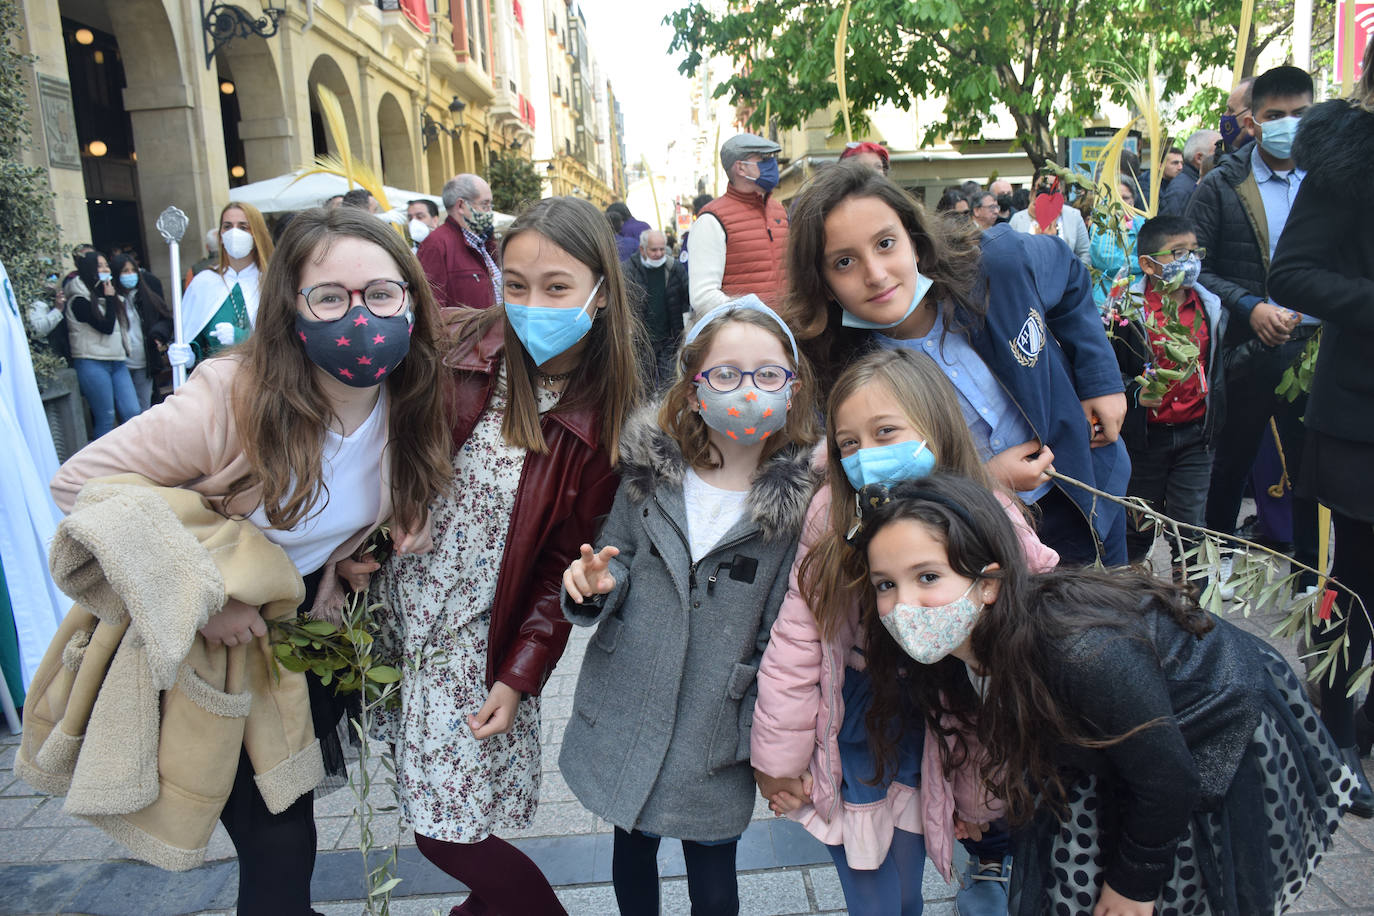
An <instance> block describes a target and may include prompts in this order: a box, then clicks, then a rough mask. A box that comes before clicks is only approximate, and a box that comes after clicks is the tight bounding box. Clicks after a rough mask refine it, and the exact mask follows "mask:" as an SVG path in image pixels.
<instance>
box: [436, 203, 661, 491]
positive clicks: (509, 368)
mask: <svg viewBox="0 0 1374 916" xmlns="http://www.w3.org/2000/svg"><path fill="white" fill-rule="evenodd" d="M526 232H535V233H538V234H539V235H542V236H543V237H544V238H546V239H548V240H549V242H551V243H552V244H554V245H557V246H558V247H559V248H562V249H563V250H564V251H566V252H567V253H568V254H569V255H571V256H572V257H574V258H576V259H577V260H578V261H581V262H582V263H583V264H585V265H586V266H587V268H588V269H589V270H591V272H592V275H593V276H594V277H603V278H604V280H603V282H602V284H601V295H602V296H604V297H605V300H606V306H605V308H603V309H602V310H601V314H600V315H599V316H598V317H597V318H596V320H595V321H593V322H592V329H591V330H590V331H588V332H587V336H586V337H584V338H583V340H584V341H585V342H586V347H585V349H583V351H582V360H581V362H579V363H578V365H577V368H576V369H574V370H573V374H572V377H571V378H569V379H568V381H567V384H566V386H565V387H564V389H563V396H562V397H561V398H559V401H558V404H557V405H555V406H554V408H553V410H552V411H551V412H553V413H557V412H571V411H574V410H586V409H590V410H594V411H597V412H598V413H599V415H600V424H601V446H602V448H604V449H605V450H606V453H607V454H608V455H609V456H610V459H611V463H612V464H615V463H616V462H618V461H619V459H620V433H621V430H622V429H623V428H624V426H625V420H626V418H627V417H628V416H629V414H630V411H631V410H633V409H634V407H635V405H637V404H638V403H639V402H640V401H641V400H642V399H643V397H644V392H645V379H644V371H643V366H645V365H647V364H648V363H647V360H648V359H649V357H647V356H645V357H641V354H647V353H648V347H649V342H648V341H649V338H648V334H647V333H646V332H645V330H644V326H643V324H641V323H640V320H639V318H638V317H637V316H636V315H635V313H634V310H633V309H631V308H630V305H629V301H628V299H627V298H626V295H625V278H624V275H623V274H622V273H621V270H620V259H619V258H618V257H617V256H616V247H615V237H614V236H613V235H612V234H611V224H610V223H608V222H607V221H606V215H605V214H604V213H602V212H601V211H600V210H598V209H596V207H594V206H592V205H591V204H590V203H588V202H587V201H585V200H582V199H581V198H577V197H549V198H545V199H544V200H541V201H538V202H536V203H535V204H533V205H532V206H531V207H530V208H529V209H528V210H525V211H524V212H523V213H521V214H520V215H519V216H518V217H516V219H515V222H513V223H511V225H510V228H509V229H507V230H506V235H505V238H503V239H502V240H501V253H502V255H504V254H505V251H506V247H507V246H508V245H510V243H511V240H512V239H514V238H516V237H517V236H519V235H521V234H523V233H526ZM505 318H506V311H505V308H504V307H502V306H494V307H492V308H489V309H483V310H481V311H471V312H467V313H464V314H461V315H460V316H458V317H457V318H455V319H454V321H453V331H454V335H455V338H456V340H457V341H458V344H457V347H458V348H464V347H469V346H473V345H475V344H476V342H477V341H479V340H481V339H482V337H483V336H484V335H485V334H486V332H487V331H488V329H490V328H491V326H492V325H493V324H495V323H496V322H497V321H504V322H505V326H506V328H505V347H504V351H505V353H506V355H507V359H506V389H507V396H508V401H507V407H506V415H505V418H504V419H502V421H501V436H502V438H504V439H505V440H506V442H507V444H509V445H512V446H514V447H516V448H523V449H526V450H528V451H531V452H538V453H544V452H547V451H548V450H549V447H548V443H546V442H545V441H544V432H543V429H542V428H541V427H540V424H539V400H538V398H537V396H536V394H535V381H534V379H535V376H536V375H537V374H538V366H536V365H535V362H534V360H533V359H532V358H531V357H530V355H529V353H527V352H526V351H525V347H524V345H523V344H521V343H520V338H519V336H517V335H516V333H515V329H514V328H512V327H511V324H510V322H509V321H505ZM517 353H518V354H520V357H519V358H518V359H515V358H511V356H512V355H513V354H517Z"/></svg>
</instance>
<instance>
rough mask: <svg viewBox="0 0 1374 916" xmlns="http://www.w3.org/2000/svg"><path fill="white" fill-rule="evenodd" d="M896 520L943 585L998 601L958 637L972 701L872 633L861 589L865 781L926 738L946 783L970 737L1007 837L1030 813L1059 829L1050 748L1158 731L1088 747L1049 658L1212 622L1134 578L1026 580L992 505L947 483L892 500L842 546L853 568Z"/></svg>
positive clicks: (896, 494)
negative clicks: (1074, 640) (1146, 632)
mask: <svg viewBox="0 0 1374 916" xmlns="http://www.w3.org/2000/svg"><path fill="white" fill-rule="evenodd" d="M899 520H911V521H916V522H919V523H921V524H922V525H925V526H926V527H927V528H928V529H929V530H930V532H931V533H932V534H933V535H934V536H935V537H936V538H937V539H939V540H940V541H942V542H943V543H944V545H945V549H946V551H947V553H948V557H949V566H950V568H951V569H952V570H954V572H955V573H957V574H958V575H960V576H963V577H965V578H969V579H983V580H995V581H996V582H997V583H998V593H997V597H996V599H995V600H994V601H993V602H992V603H991V604H990V605H988V606H987V607H986V608H985V609H984V611H983V613H982V614H981V615H980V616H979V618H978V622H977V623H976V624H975V625H974V627H973V632H972V633H971V634H970V636H969V647H970V649H971V650H972V653H973V657H974V658H976V659H977V660H978V664H979V666H980V668H981V670H982V672H984V673H986V675H987V681H986V684H985V688H984V693H983V697H982V698H981V700H980V698H979V696H978V694H977V693H976V691H975V690H974V688H973V685H972V683H971V682H970V680H969V677H968V672H967V670H966V666H965V664H964V663H963V662H961V661H960V660H959V659H957V658H955V657H953V656H949V657H946V658H944V659H942V660H941V661H939V662H937V663H936V664H934V665H920V664H917V663H915V662H914V661H912V659H911V658H909V657H908V656H907V655H906V653H905V652H903V651H902V649H901V647H900V646H899V645H898V644H897V643H896V642H895V641H894V640H893V639H892V637H891V636H890V635H889V634H888V632H887V629H886V628H885V627H884V626H883V625H882V623H881V622H880V621H879V619H878V614H877V608H876V601H875V595H874V592H873V589H872V588H871V587H870V588H868V589H866V594H865V596H864V613H863V617H864V628H865V631H866V638H867V645H868V655H867V662H868V672H869V677H870V681H871V682H872V684H873V705H872V706H871V707H870V709H869V713H868V720H867V723H866V724H867V726H868V734H869V743H870V745H871V746H872V748H873V752H874V756H875V758H876V759H877V780H876V781H881V780H882V779H883V778H884V774H885V773H887V772H889V771H893V770H895V766H896V757H897V746H898V742H899V741H900V739H901V737H902V733H903V732H904V731H905V729H908V728H913V729H914V728H925V727H928V728H929V729H930V730H931V731H932V732H933V733H934V734H936V735H939V736H941V738H942V739H953V740H952V741H951V740H942V741H941V746H940V758H941V763H942V764H943V767H944V770H945V773H946V775H948V774H950V773H952V772H953V770H954V769H955V768H957V767H959V766H962V765H964V764H965V763H967V762H969V756H970V753H971V751H970V748H971V744H970V743H969V741H968V738H969V737H970V736H976V737H977V739H978V742H979V744H980V745H981V747H982V756H981V759H979V760H978V761H976V763H977V765H978V766H979V768H980V773H981V776H982V779H983V783H984V785H985V786H986V788H987V789H988V791H990V792H991V793H992V794H993V795H994V796H996V797H997V798H1000V799H1001V800H1002V801H1003V803H1004V804H1005V805H1006V812H1007V816H1008V819H1009V820H1010V821H1011V823H1013V824H1022V823H1025V822H1026V821H1028V820H1029V819H1030V818H1031V816H1032V815H1033V814H1034V813H1035V811H1036V809H1037V808H1039V807H1041V806H1049V807H1050V808H1052V809H1054V810H1055V811H1056V812H1058V813H1059V814H1061V815H1062V814H1063V812H1064V811H1065V810H1067V806H1066V801H1065V786H1064V783H1063V782H1062V781H1061V776H1060V773H1059V765H1058V762H1057V759H1058V758H1057V753H1056V752H1057V750H1058V749H1059V748H1060V747H1063V746H1065V745H1070V746H1079V747H1089V748H1101V747H1109V746H1111V745H1113V744H1116V743H1118V742H1120V741H1123V740H1125V739H1126V738H1129V737H1131V736H1133V735H1135V734H1136V733H1138V732H1139V731H1141V730H1143V729H1146V728H1150V727H1152V726H1154V725H1156V724H1158V722H1159V720H1155V721H1152V722H1148V723H1145V724H1144V725H1140V726H1138V727H1136V728H1135V729H1132V730H1131V731H1130V732H1127V733H1126V734H1123V735H1115V736H1111V737H1108V738H1100V737H1096V736H1094V735H1092V734H1090V733H1089V732H1088V731H1087V729H1086V728H1085V727H1084V725H1083V723H1082V722H1081V721H1080V720H1079V719H1078V717H1077V715H1076V714H1075V713H1074V712H1073V710H1072V709H1070V708H1068V707H1066V706H1065V705H1064V704H1063V702H1062V701H1061V699H1060V698H1059V697H1058V696H1057V695H1056V694H1055V692H1054V691H1053V690H1052V689H1051V687H1050V683H1051V675H1052V671H1051V668H1052V666H1053V664H1054V660H1055V658H1056V657H1057V656H1056V654H1055V651H1054V647H1055V646H1056V645H1060V644H1062V641H1063V640H1064V639H1065V638H1067V637H1068V636H1069V635H1070V634H1072V633H1075V632H1078V631H1080V630H1083V629H1087V628H1090V627H1113V628H1117V629H1121V630H1124V631H1127V632H1134V629H1135V626H1136V624H1137V623H1138V621H1139V619H1140V617H1141V616H1142V615H1143V614H1144V613H1146V612H1147V611H1151V610H1163V611H1165V612H1167V613H1168V614H1169V616H1170V617H1171V618H1172V619H1173V620H1174V621H1175V622H1176V623H1177V624H1178V625H1179V626H1180V627H1181V628H1182V629H1183V630H1185V631H1186V632H1189V633H1192V634H1194V635H1196V636H1201V635H1202V634H1204V633H1206V632H1208V631H1209V630H1211V629H1212V627H1213V626H1214V625H1215V621H1214V620H1213V619H1212V618H1211V616H1210V615H1208V614H1207V613H1206V612H1205V611H1203V610H1202V609H1200V608H1199V607H1198V605H1197V603H1196V602H1195V601H1194V600H1193V599H1192V597H1191V594H1190V593H1189V592H1188V591H1187V590H1185V589H1183V588H1181V587H1179V586H1175V585H1173V584H1171V583H1168V582H1165V581H1163V580H1160V579H1156V578H1155V577H1153V576H1151V575H1149V574H1148V573H1146V572H1144V571H1143V570H1141V569H1138V568H1131V569H1114V570H1111V571H1105V570H1056V571H1053V572H1047V573H1040V574H1035V575H1033V574H1031V573H1030V572H1029V571H1028V570H1027V567H1026V562H1025V559H1024V557H1023V555H1022V552H1021V547H1020V542H1019V541H1018V540H1017V536H1016V532H1015V530H1014V529H1013V527H1012V524H1011V520H1010V519H1009V518H1008V516H1007V512H1006V510H1005V509H1004V508H1003V507H1002V505H1001V504H1000V503H999V502H998V501H997V498H996V497H995V496H993V494H992V493H991V492H989V491H988V489H987V488H986V487H985V486H982V485H980V484H977V483H974V482H973V481H971V480H969V479H968V478H965V477H961V476H959V475H956V474H950V473H946V472H937V473H935V474H932V475H931V476H929V477H927V478H924V479H922V480H914V481H907V482H904V483H900V484H897V485H895V486H893V487H892V488H891V489H890V491H889V493H888V498H887V501H886V502H884V503H882V504H881V505H878V506H877V507H875V508H872V509H871V510H870V511H868V512H866V513H865V515H864V519H863V526H862V530H861V532H860V534H859V537H858V539H857V540H856V542H855V546H856V547H858V548H859V549H860V550H862V551H863V552H864V553H865V555H866V554H867V550H868V545H869V543H870V542H871V541H872V539H873V536H874V535H875V534H876V533H877V532H879V531H881V530H882V529H883V528H884V527H886V526H887V525H888V524H890V523H892V522H895V521H899ZM918 711H919V712H918ZM919 715H924V717H925V721H924V722H921V721H918V720H917V718H916V717H917V716H919Z"/></svg>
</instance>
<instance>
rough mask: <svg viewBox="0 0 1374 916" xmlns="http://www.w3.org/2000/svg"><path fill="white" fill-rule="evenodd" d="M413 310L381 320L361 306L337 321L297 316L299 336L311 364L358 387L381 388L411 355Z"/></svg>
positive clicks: (346, 383) (347, 383) (355, 307)
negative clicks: (389, 376) (407, 355)
mask: <svg viewBox="0 0 1374 916" xmlns="http://www.w3.org/2000/svg"><path fill="white" fill-rule="evenodd" d="M413 328H414V322H413V321H412V320H411V314H410V311H409V310H407V311H405V312H402V313H401V314H399V315H392V316H391V317H390V318H378V317H377V316H376V315H374V314H372V313H371V312H369V311H368V310H367V307H366V306H363V305H357V306H354V307H353V308H352V309H350V310H349V311H348V314H346V315H344V316H343V317H341V318H336V319H334V320H333V321H311V320H310V319H308V318H306V317H305V316H304V315H300V314H297V315H296V333H297V335H299V336H300V339H301V343H302V344H303V345H304V346H305V355H306V356H308V357H310V361H311V362H312V363H314V364H315V365H317V366H319V367H320V368H321V369H323V370H324V371H325V372H327V373H329V377H330V378H334V379H338V380H339V381H341V382H343V383H344V384H345V385H352V386H353V387H354V388H371V387H372V386H373V385H380V384H381V383H382V382H383V381H385V380H386V377H387V376H388V375H390V374H391V373H392V371H393V370H395V368H396V367H397V366H399V365H400V364H401V360H403V359H405V358H406V354H407V353H409V352H410V332H411V330H412V329H413Z"/></svg>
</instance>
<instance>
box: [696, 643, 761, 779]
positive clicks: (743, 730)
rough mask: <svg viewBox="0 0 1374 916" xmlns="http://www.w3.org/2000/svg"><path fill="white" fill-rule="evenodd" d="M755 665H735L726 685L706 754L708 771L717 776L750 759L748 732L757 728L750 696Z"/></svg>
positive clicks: (756, 670)
mask: <svg viewBox="0 0 1374 916" xmlns="http://www.w3.org/2000/svg"><path fill="white" fill-rule="evenodd" d="M758 674H759V669H758V668H757V667H756V666H754V665H748V664H745V663H744V662H736V663H735V666H734V667H733V668H731V669H730V679H729V681H728V682H727V683H726V685H725V699H724V700H722V701H721V704H720V711H719V712H718V713H717V715H716V725H715V728H714V729H713V732H712V735H711V744H710V746H709V748H708V750H707V758H706V767H707V770H708V771H709V772H712V773H714V772H716V771H717V770H722V769H724V768H726V767H728V766H733V765H734V764H736V763H740V762H741V761H745V760H748V759H749V732H750V729H751V728H752V726H753V724H754V702H753V699H752V697H750V699H749V700H748V701H747V702H746V700H745V698H746V697H749V696H750V693H751V691H750V688H751V687H753V685H754V681H755V679H756V678H757V677H758Z"/></svg>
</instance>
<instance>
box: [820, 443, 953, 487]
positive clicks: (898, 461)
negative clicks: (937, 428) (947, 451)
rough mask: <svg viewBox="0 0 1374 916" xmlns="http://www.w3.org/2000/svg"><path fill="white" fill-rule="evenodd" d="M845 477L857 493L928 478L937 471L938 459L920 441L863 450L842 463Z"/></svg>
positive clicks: (877, 446)
mask: <svg viewBox="0 0 1374 916" xmlns="http://www.w3.org/2000/svg"><path fill="white" fill-rule="evenodd" d="M840 467H841V468H843V469H844V476H846V477H848V478H849V485H850V486H852V487H853V488H854V489H855V490H856V491H858V490H862V489H863V488H864V487H866V486H868V485H869V484H875V483H884V484H894V483H897V482H899V481H902V480H918V479H920V478H922V477H929V476H930V472H931V471H933V470H935V455H933V454H932V453H931V451H930V449H929V448H927V447H926V443H925V441H924V440H921V439H912V440H909V441H907V442H893V443H891V444H890V445H875V446H873V447H872V448H861V449H859V450H858V451H857V452H855V453H854V454H852V455H849V456H847V457H844V458H841V459H840Z"/></svg>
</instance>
